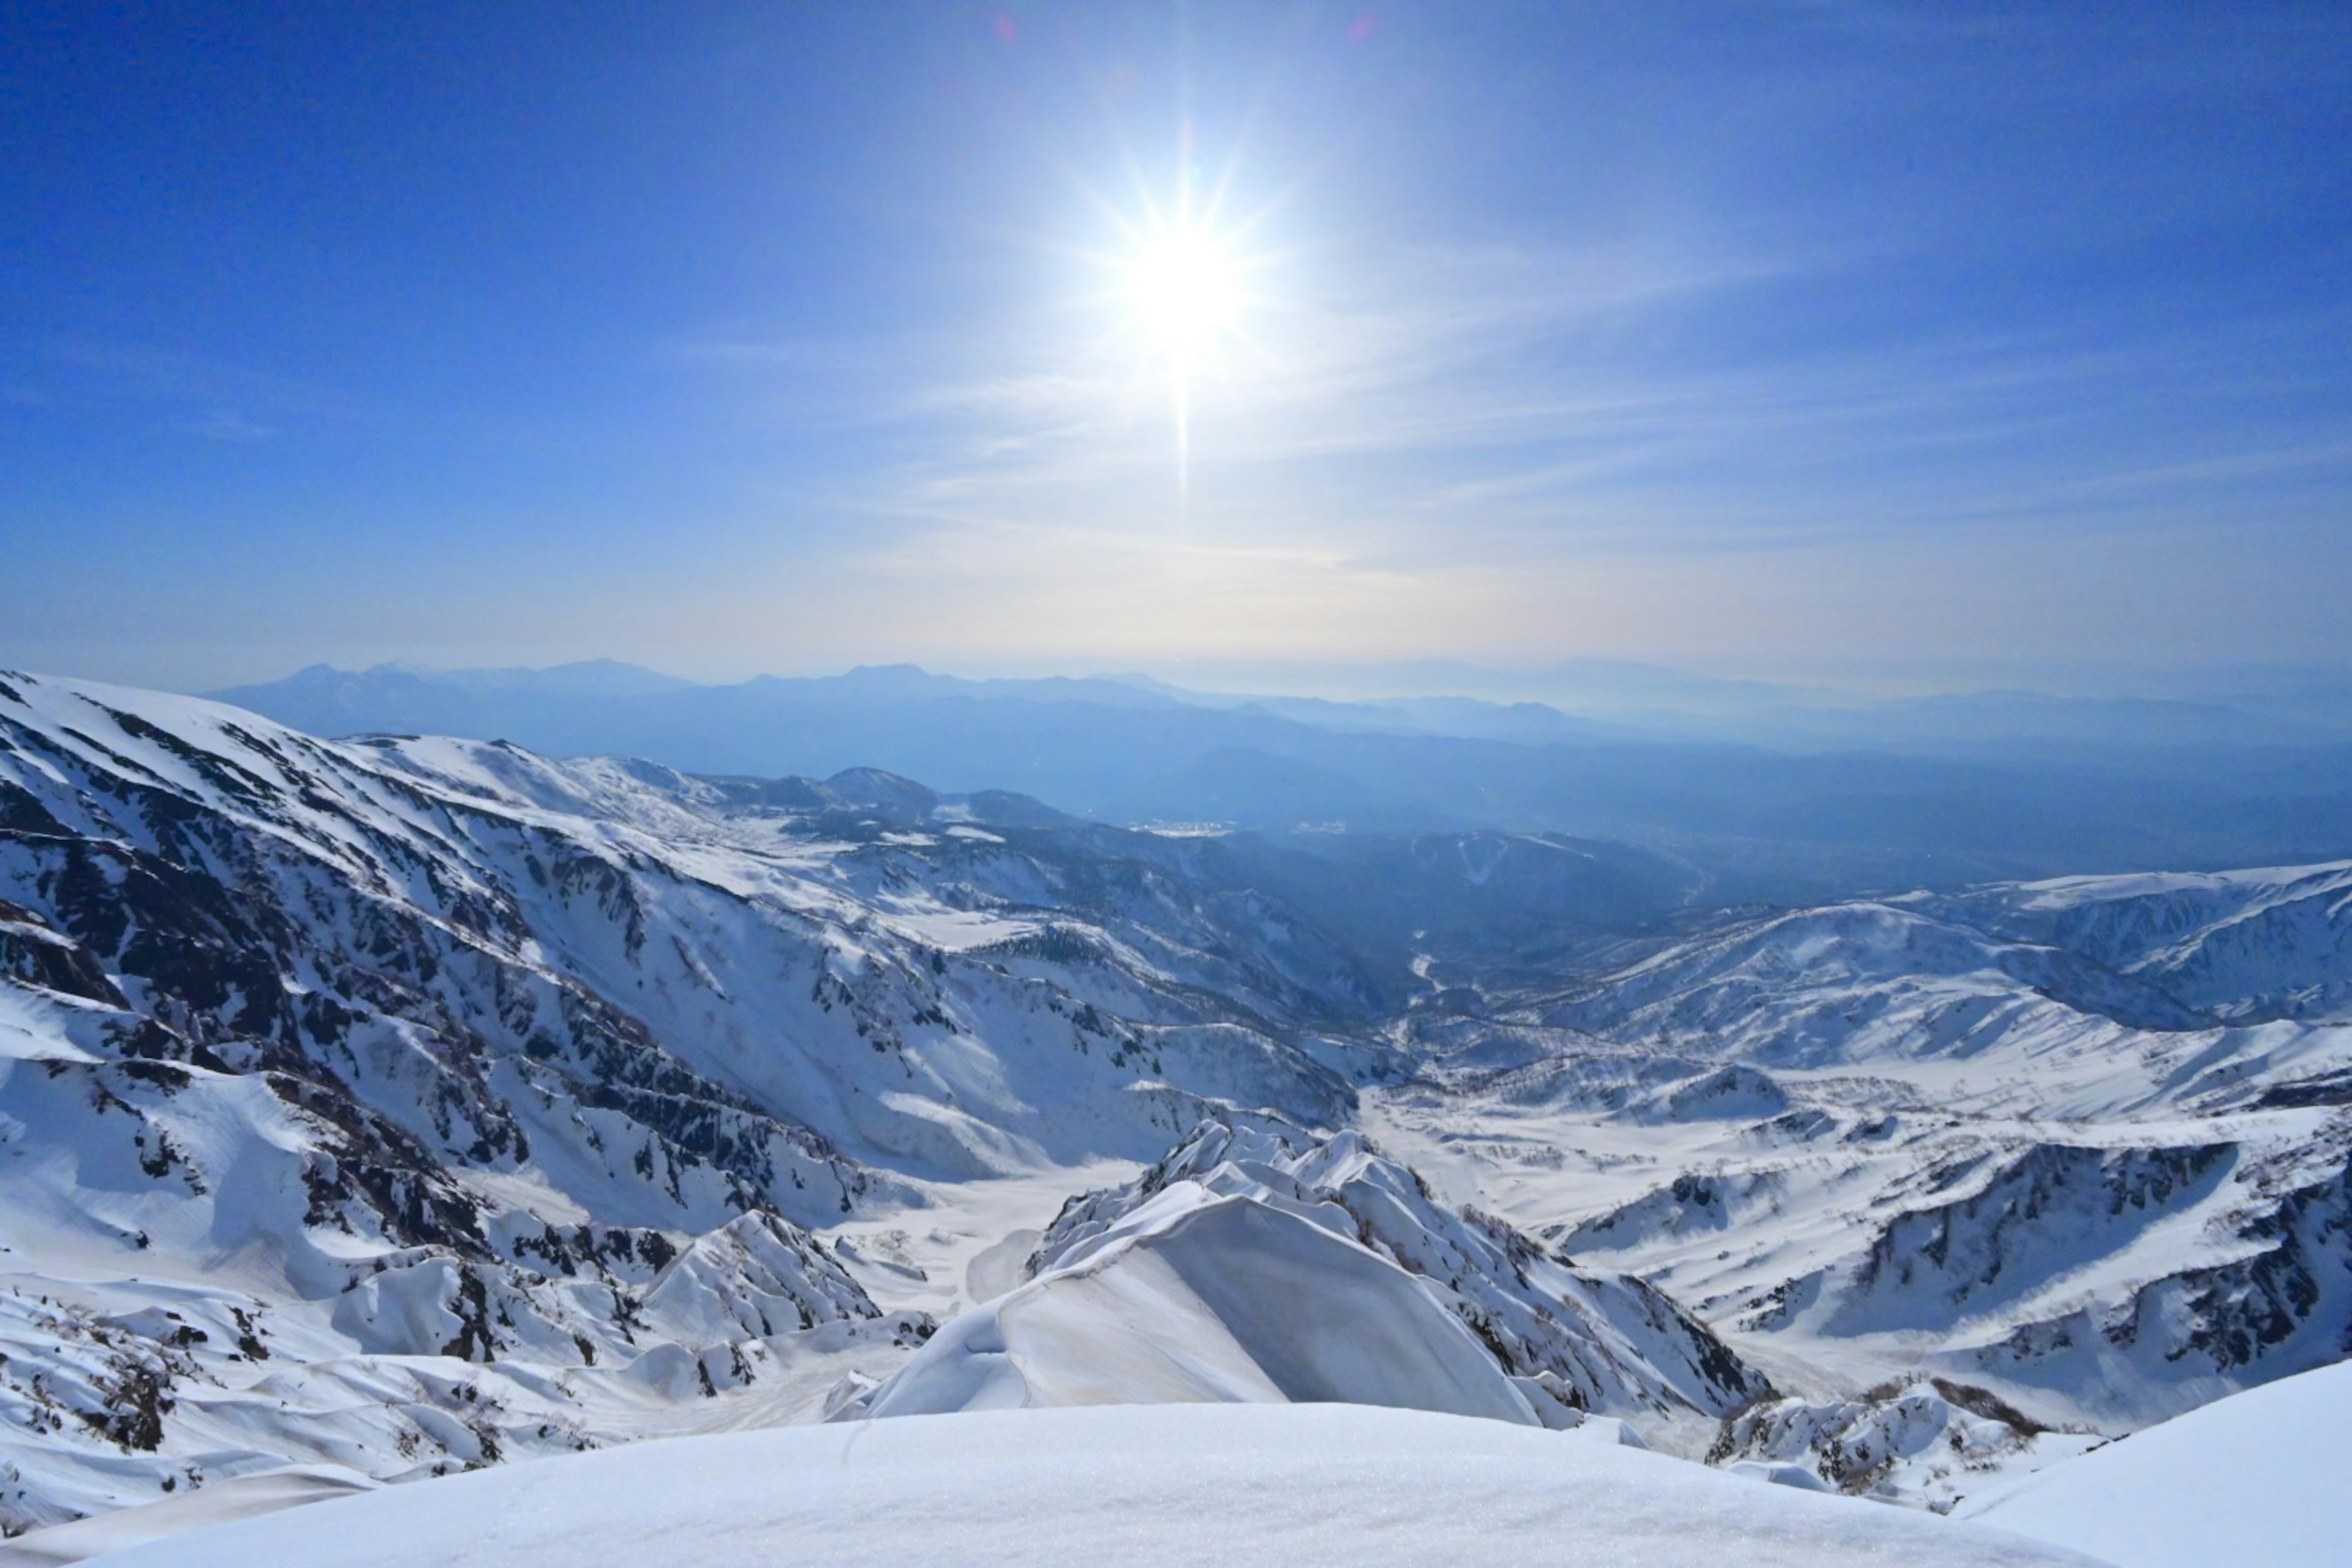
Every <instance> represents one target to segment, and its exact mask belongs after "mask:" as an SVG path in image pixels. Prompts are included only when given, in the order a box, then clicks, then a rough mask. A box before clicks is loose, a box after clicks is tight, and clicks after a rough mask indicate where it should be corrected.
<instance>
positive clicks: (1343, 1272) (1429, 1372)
mask: <svg viewBox="0 0 2352 1568" xmlns="http://www.w3.org/2000/svg"><path fill="white" fill-rule="evenodd" d="M1027 1272H1028V1274H1029V1276H1030V1279H1029V1282H1028V1283H1026V1284H1024V1285H1023V1286H1021V1287H1020V1288H1019V1289H1015V1290H1013V1291H1012V1292H1011V1293H1010V1294H1008V1295H1005V1296H1003V1297H1000V1298H999V1299H997V1300H994V1301H992V1302H991V1303H989V1304H987V1305H986V1306H984V1307H981V1308H976V1309H974V1310H972V1311H971V1312H969V1313H966V1314H965V1315H964V1316H962V1317H961V1318H959V1319H957V1320H956V1321H955V1322H954V1323H953V1324H951V1325H950V1327H949V1329H948V1330H947V1331H944V1332H942V1333H941V1334H940V1335H939V1336H938V1337H937V1338H935V1339H933V1340H932V1341H931V1342H930V1343H929V1345H927V1346H926V1347H925V1348H924V1349H923V1350H922V1351H921V1352H919V1354H917V1355H916V1356H915V1357H914V1359H913V1360H911V1361H910V1362H908V1364H907V1365H906V1366H905V1367H903V1368H902V1369H900V1371H899V1372H898V1374H897V1375H896V1376H894V1377H893V1378H892V1379H891V1380H890V1381H889V1382H888V1383H886V1384H883V1385H882V1386H881V1387H880V1388H878V1389H877V1390H875V1391H874V1392H873V1393H872V1394H869V1395H867V1396H866V1397H865V1398H864V1399H861V1400H860V1401H858V1402H857V1404H856V1405H855V1406H853V1407H849V1408H846V1409H845V1410H844V1411H843V1412H842V1414H843V1415H871V1416H888V1415H929V1414H937V1413H940V1412H942V1411H950V1410H967V1409H992V1408H1006V1407H1018V1406H1024V1405H1093V1404H1107V1403H1151V1402H1157V1401H1165V1400H1183V1401H1196V1400H1213V1401H1234V1402H1242V1403H1255V1402H1264V1401H1270V1402H1291V1403H1299V1402H1326V1401H1339V1402H1343V1403H1348V1404H1356V1405H1402V1406H1406V1407H1409V1408H1413V1409H1422V1410H1438V1411H1446V1412H1451V1413H1453V1414H1456V1415H1483V1416H1487V1417H1491V1418H1494V1419H1497V1420H1505V1421H1514V1422H1517V1423H1520V1424H1522V1425H1543V1426H1580V1425H1583V1424H1584V1423H1585V1421H1586V1420H1587V1418H1588V1417H1589V1416H1606V1417H1612V1418H1615V1419H1618V1420H1622V1421H1624V1422H1625V1423H1626V1424H1627V1425H1629V1426H1632V1427H1633V1429H1634V1430H1635V1431H1636V1432H1638V1433H1640V1434H1642V1435H1643V1436H1645V1437H1647V1438H1649V1439H1650V1440H1651V1442H1652V1443H1653V1444H1654V1445H1663V1446H1667V1447H1684V1448H1687V1449H1691V1450H1693V1451H1700V1450H1703V1449H1704V1448H1705V1447H1706V1443H1707V1441H1708V1440H1709V1439H1710V1438H1711V1437H1712V1436H1714V1434H1715V1431H1716V1428H1717V1423H1718V1422H1719V1421H1720V1419H1721V1418H1722V1417H1723V1416H1724V1415H1727V1414H1728V1413H1730V1412H1732V1411H1734V1410H1738V1409H1739V1408H1742V1407H1744V1406H1746V1405H1749V1404H1751V1403H1753V1402H1754V1401H1757V1400H1759V1399H1761V1398H1763V1397H1765V1396H1767V1395H1768V1394H1769V1393H1770V1386H1769V1383H1768V1382H1767V1380H1766V1379H1765V1378H1764V1377H1763V1376H1762V1375H1761V1374H1760V1373H1758V1372H1756V1371H1755V1369H1753V1368H1752V1367H1748V1366H1747V1365H1744V1364H1743V1363H1741V1362H1740V1360H1739V1358H1738V1356H1737V1355H1735V1354H1734V1353H1732V1352H1731V1351H1730V1350H1728V1349H1727V1347H1726V1346H1725V1345H1724V1344H1723V1342H1721V1341H1720V1340H1718V1339H1717V1338H1716V1336H1715V1335H1714V1334H1712V1333H1710V1332H1708V1331H1707V1330H1706V1329H1705V1328H1704V1327H1702V1326H1701V1325H1699V1324H1698V1323H1696V1322H1695V1321H1692V1320H1691V1319H1690V1318H1689V1317H1688V1316H1687V1315H1686V1314H1685V1313H1684V1312H1683V1311H1682V1310H1681V1309H1680V1308H1678V1307H1676V1306H1675V1303H1674V1302H1673V1301H1671V1300H1668V1299H1667V1298H1665V1297H1664V1296H1663V1295H1661V1294H1660V1293H1659V1292H1658V1291H1657V1290H1655V1289H1652V1288H1651V1287H1650V1286H1648V1285H1646V1284H1644V1283H1643V1282H1642V1281H1641V1280H1640V1279H1635V1278H1633V1277H1632V1276H1629V1275H1624V1274H1617V1273H1610V1272H1604V1271H1597V1270H1592V1269H1583V1268H1575V1267H1573V1266H1572V1265H1570V1264H1569V1263H1568V1262H1566V1261H1565V1260H1564V1259H1561V1258H1557V1257H1554V1256H1553V1255H1552V1254H1551V1253H1550V1252H1549V1251H1548V1250H1547V1249H1546V1248H1545V1247H1542V1246H1541V1245H1540V1244H1538V1243H1537V1242H1536V1241H1534V1240H1532V1239H1531V1238H1529V1237H1527V1236H1525V1235H1523V1234H1521V1233H1520V1232H1518V1231H1517V1230H1515V1229H1513V1228H1512V1227H1511V1226H1508V1225H1506V1224H1504V1223H1503V1222H1502V1221H1500V1220H1497V1219H1495V1218H1494V1217H1492V1216H1491V1215H1482V1214H1479V1213H1478V1212H1477V1211H1475V1210H1465V1211H1462V1212H1459V1213H1457V1212H1454V1211H1452V1210H1449V1209H1446V1208H1444V1207H1442V1206H1441V1205H1439V1204H1438V1203H1437V1202H1436V1201H1435V1199H1434V1197H1433V1194H1431V1192H1430V1190H1429V1187H1428V1184H1426V1183H1425V1182H1423V1180H1422V1179H1421V1177H1420V1176H1418V1175H1416V1174H1415V1173H1413V1172H1412V1171H1411V1170H1409V1169H1407V1168H1406V1167H1404V1166H1402V1165H1400V1164H1398V1163H1396V1162H1394V1161H1393V1160H1390V1159H1386V1158H1384V1157H1382V1156H1381V1154H1379V1153H1378V1152H1376V1151H1374V1150H1373V1149H1372V1148H1371V1147H1370V1145H1368V1144H1367V1143H1366V1142H1364V1140H1363V1138H1362V1136H1361V1134H1360V1133H1357V1132H1354V1131H1348V1132H1343V1133H1340V1134H1339V1136H1337V1137H1335V1138H1332V1139H1329V1140H1327V1141H1322V1142H1312V1143H1307V1145H1306V1146H1304V1147H1294V1146H1293V1144H1292V1143H1291V1142H1289V1141H1287V1140H1286V1139H1285V1138H1283V1137H1282V1136H1280V1135H1278V1134H1276V1133H1274V1132H1271V1131H1261V1130H1257V1129H1252V1128H1246V1127H1245V1128H1242V1129H1239V1130H1237V1129H1235V1128H1234V1127H1233V1126H1232V1125H1230V1124H1227V1123H1224V1122H1222V1121H1213V1122H1205V1123H1203V1124H1202V1127H1201V1128H1200V1129H1199V1130H1197V1131H1195V1132H1194V1133H1193V1134H1192V1137H1191V1138H1189V1139H1187V1140H1186V1141H1185V1142H1183V1143H1182V1144H1181V1145H1180V1146H1179V1147H1178V1148H1177V1149H1176V1150H1174V1151H1173V1152H1171V1153H1170V1154H1169V1155H1168V1157H1167V1158H1166V1159H1164V1160H1162V1161H1161V1162H1160V1163H1158V1164H1156V1165H1154V1166H1152V1167H1151V1168H1150V1170H1148V1171H1146V1172H1144V1173H1143V1174H1142V1175H1140V1176H1139V1177H1137V1178H1136V1179H1135V1180H1134V1181H1132V1182H1129V1183H1127V1184H1124V1185H1121V1186H1118V1187H1115V1188H1108V1189H1105V1190H1102V1191H1099V1192H1095V1193H1089V1194H1086V1195H1085V1196H1084V1197H1082V1198H1077V1199H1074V1200H1072V1202H1071V1203H1070V1204H1069V1205H1067V1206H1066V1208H1064V1210H1063V1211H1062V1213H1061V1214H1060V1215H1058V1216H1056V1217H1055V1221H1054V1223H1053V1224H1052V1225H1051V1226H1048V1227H1047V1228H1046V1230H1045V1234H1044V1236H1043V1237H1041V1238H1040V1240H1039V1243H1038V1247H1037V1250H1036V1251H1035V1252H1034V1254H1033V1255H1032V1256H1031V1258H1030V1259H1029V1262H1028V1266H1027ZM1302 1302H1313V1303H1315V1304H1316V1307H1315V1309H1314V1310H1311V1311H1302V1310H1300V1304H1301V1303H1302Z"/></svg>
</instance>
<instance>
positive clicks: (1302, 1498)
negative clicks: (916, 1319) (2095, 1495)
mask: <svg viewBox="0 0 2352 1568" xmlns="http://www.w3.org/2000/svg"><path fill="white" fill-rule="evenodd" d="M96 1561H97V1562H99V1563H103V1564H105V1568H165V1565H167V1564H168V1565H170V1568H247V1565H248V1564H251V1563H304V1564H307V1565H310V1568H411V1565H415V1568H572V1564H575V1563H629V1564H636V1565H642V1568H661V1565H665V1564H672V1563H691V1564H694V1565H696V1568H735V1565H738V1564H741V1565H747V1568H748V1565H749V1564H753V1563H761V1564H767V1563H801V1564H816V1563H824V1564H843V1565H847V1564H857V1563H874V1564H877V1565H883V1564H887V1565H888V1568H900V1565H902V1564H905V1563H956V1564H971V1565H978V1564H983V1563H1006V1564H1013V1563H1018V1564H1021V1565H1022V1568H1056V1565H1060V1564H1068V1565H1070V1568H1101V1565H1102V1564H1105V1563H1118V1564H1122V1565H1123V1568H1153V1565H1156V1564H1162V1563H1165V1564H1171V1565H1173V1564H1183V1565H1185V1568H1192V1565H1194V1564H1198V1563H1204V1562H1243V1563H1248V1562H1263V1563H1284V1564H1286V1565H1287V1568H1311V1565H1315V1564H1332V1565H1335V1568H1337V1565H1341V1564H1344V1565H1346V1568H1375V1565H1380V1564H1391V1563H1393V1564H1408V1563H1411V1564H1420V1563H1426V1564H1431V1565H1433V1568H1435V1565H1438V1564H1444V1565H1445V1568H1457V1565H1459V1564H1463V1563H1576V1564H1579V1565H1580V1568H1669V1565H1672V1568H1683V1565H1685V1564H1705V1565H1706V1568H1718V1565H1721V1564H1727V1563H1738V1564H1742V1565H1743V1568H1771V1565H1776V1564H1786V1565H1788V1568H1838V1565H1840V1564H1846V1563H1855V1564H1860V1563H1871V1564H1880V1565H1884V1564H1889V1563H1938V1564H1951V1565H1954V1568H1967V1565H1984V1568H1991V1565H1994V1564H2003V1565H2014V1568H2028V1565H2031V1564H2053V1565H2054V1564H2059V1563H2074V1564H2081V1563H2086V1562H2090V1561H2094V1560H2091V1559H2085V1558H2083V1557H2080V1556H2076V1555H2074V1554H2073V1553H2070V1552H2064V1551H2063V1550H2060V1549H2058V1548H2054V1547H2049V1546H2043V1545H2040V1544H2038V1543H2034V1542H2027V1541H2024V1540H2022V1539H2021V1538H2018V1537H2015V1536H2009V1535H2003V1534H2000V1533H1999V1532H1996V1531H1984V1530H1979V1529H1976V1528H1973V1527H1970V1526H1968V1525H1963V1524H1956V1523H1954V1522H1952V1521H1948V1520H1940V1519H1937V1518H1934V1517H1932V1516H1930V1515H1927V1514H1920V1513H1912V1512H1907V1511H1905V1510H1897V1509H1889V1508H1879V1507H1874V1506H1872V1505H1870V1504H1866V1503H1860V1502H1854V1501H1852V1500H1847V1499H1843V1498H1835V1497H1825V1496H1822V1495H1819V1494H1816V1493H1808V1492H1802V1491H1799V1490H1797V1489H1792V1488H1788V1487H1776V1486H1763V1485H1759V1484H1757V1483H1756V1482H1754V1481H1750V1480H1745V1479H1738V1478H1735V1477H1731V1476H1727V1475H1722V1474H1720V1473H1717V1472H1714V1471H1710V1470H1706V1469H1704V1468H1700V1467H1698V1466H1696V1465H1691V1464H1686V1463H1684V1462H1682V1461H1680V1460H1676V1459H1669V1458H1661V1457H1659V1456H1656V1455H1652V1454H1643V1453H1640V1452H1637V1451H1634V1450H1632V1449H1628V1448H1622V1447H1613V1446H1611V1445H1608V1444H1603V1443H1598V1442H1594V1441H1592V1440H1591V1439H1590V1438H1587V1437H1582V1436H1576V1435H1573V1434H1564V1433H1552V1432H1543V1431H1538V1430H1534V1429H1531V1428H1528V1427H1521V1426H1506V1425H1504V1424H1503V1423H1500V1422H1496V1421H1470V1420H1464V1419H1461V1418H1459V1417H1454V1416H1445V1415H1427V1414H1423V1413H1420V1412H1408V1411H1398V1410H1373V1409H1365V1408H1360V1407H1355V1406H1348V1405H1153V1406H1108V1407H1101V1408H1095V1409H1084V1410H1030V1411H1018V1412H1006V1413H999V1414H992V1415H946V1416H929V1417H919V1418H913V1419H908V1420H904V1421H877V1422H873V1423H858V1424H856V1425H853V1426H825V1427H814V1428H809V1427H802V1428H794V1429H791V1430H784V1431H772V1432H759V1433H746V1434H740V1435H734V1436H723V1437H700V1438H681V1439H677V1440H675V1441H671V1442H663V1443H646V1444H639V1445H636V1446H635V1447H628V1448H623V1449H615V1450H613V1451H611V1452H608V1453H603V1454H591V1455H585V1456H582V1457H580V1458H565V1459H562V1460H556V1461H551V1462H547V1463H541V1464H530V1465H517V1466H512V1467H507V1468H499V1469H495V1470H487V1471H483V1472H481V1473H479V1474H476V1475H469V1476H463V1477H457V1478H452V1479H447V1480H441V1481H433V1482H428V1483H425V1484H424V1485H420V1486H414V1487H401V1488H395V1489H390V1490H387V1491H383V1492H377V1493H373V1494H371V1495H369V1496H366V1497H361V1498H353V1499H350V1500H343V1501H338V1502H332V1503H324V1504H320V1505H319V1506H317V1507H314V1508H306V1509H301V1510H296V1511H293V1512H290V1513H283V1514H278V1515H275V1516H273V1517H270V1518H268V1519H261V1520H254V1521H244V1522H240V1523H236V1524H228V1525H223V1526H219V1527H217V1528H215V1529H211V1530H207V1531H203V1532H201V1533H197V1534H192V1535H188V1536H184V1537H181V1538H179V1539H176V1540H173V1541H166V1542H158V1543H156V1544H153V1545H151V1546H147V1547H142V1548H139V1549H136V1550H132V1551H129V1552H120V1553H117V1554H114V1555H110V1556H108V1557H104V1558H100V1559H97V1560H96Z"/></svg>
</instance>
